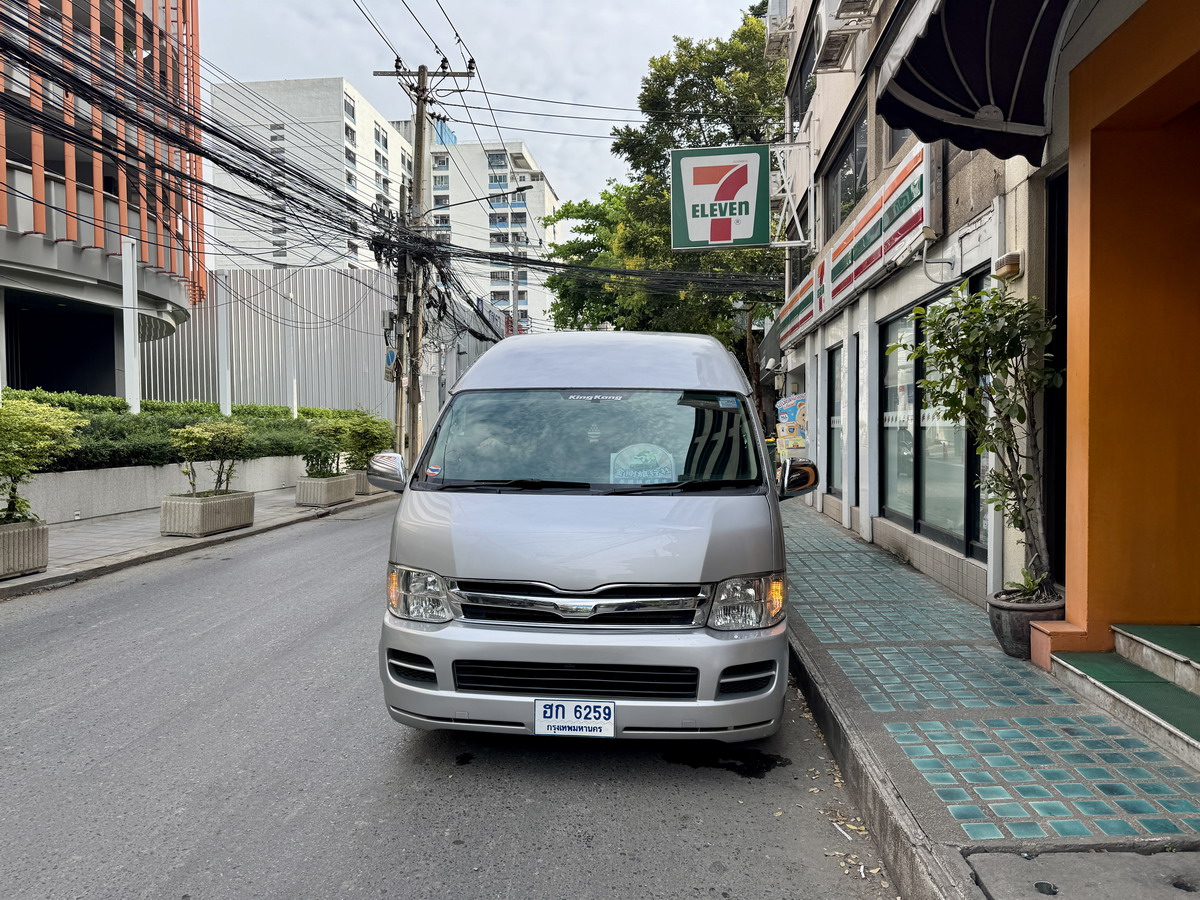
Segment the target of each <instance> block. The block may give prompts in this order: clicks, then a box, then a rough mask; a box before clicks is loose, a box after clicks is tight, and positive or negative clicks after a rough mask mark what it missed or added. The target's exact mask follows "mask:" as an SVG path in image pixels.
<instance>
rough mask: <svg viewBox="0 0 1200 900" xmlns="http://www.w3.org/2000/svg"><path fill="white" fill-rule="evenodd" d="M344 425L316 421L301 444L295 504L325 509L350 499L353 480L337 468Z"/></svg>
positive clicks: (352, 494)
mask: <svg viewBox="0 0 1200 900" xmlns="http://www.w3.org/2000/svg"><path fill="white" fill-rule="evenodd" d="M344 436H345V426H344V424H343V423H342V422H341V421H339V420H336V419H331V420H328V421H324V422H317V423H316V424H314V425H313V426H312V433H311V434H310V435H309V437H308V439H307V440H306V441H305V443H304V452H303V453H302V454H301V458H302V459H303V460H304V477H303V478H298V479H297V480H296V505H297V506H318V507H322V508H327V507H330V506H336V505H337V504H339V503H346V502H348V501H350V500H353V499H354V488H355V484H356V482H357V478H355V476H354V475H343V474H342V469H341V456H342V446H343V440H344Z"/></svg>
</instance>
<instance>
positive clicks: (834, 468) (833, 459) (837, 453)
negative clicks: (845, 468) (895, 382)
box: [826, 347, 846, 497]
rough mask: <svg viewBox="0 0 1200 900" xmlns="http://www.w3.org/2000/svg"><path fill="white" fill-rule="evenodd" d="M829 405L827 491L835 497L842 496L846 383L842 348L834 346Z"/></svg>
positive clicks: (830, 363) (830, 354)
mask: <svg viewBox="0 0 1200 900" xmlns="http://www.w3.org/2000/svg"><path fill="white" fill-rule="evenodd" d="M828 382H829V406H828V410H827V414H828V415H827V422H826V424H827V429H826V430H827V432H828V434H829V441H828V443H829V462H828V465H827V467H826V471H827V472H828V479H829V480H828V481H827V482H826V483H827V484H828V485H829V493H831V494H833V496H835V497H840V496H842V475H843V472H842V446H843V444H844V443H845V430H844V428H843V425H842V398H843V397H844V396H845V392H846V384H845V377H844V375H843V373H842V348H841V347H834V348H833V349H832V350H830V351H829V378H828Z"/></svg>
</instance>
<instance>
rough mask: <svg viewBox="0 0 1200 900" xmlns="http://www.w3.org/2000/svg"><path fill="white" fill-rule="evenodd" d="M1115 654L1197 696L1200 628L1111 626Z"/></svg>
mask: <svg viewBox="0 0 1200 900" xmlns="http://www.w3.org/2000/svg"><path fill="white" fill-rule="evenodd" d="M1113 635H1114V636H1115V637H1116V639H1117V653H1118V654H1120V655H1121V656H1123V657H1125V659H1127V660H1129V661H1130V662H1131V663H1133V664H1134V665H1135V666H1139V667H1141V668H1143V669H1146V670H1147V671H1149V672H1153V673H1154V674H1155V675H1158V676H1159V677H1160V678H1163V679H1165V680H1167V681H1169V682H1171V683H1172V684H1177V685H1179V686H1180V687H1181V688H1183V689H1184V690H1185V691H1190V692H1191V693H1193V694H1200V626H1197V625H1114V626H1113Z"/></svg>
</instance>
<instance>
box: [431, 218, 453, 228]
mask: <svg viewBox="0 0 1200 900" xmlns="http://www.w3.org/2000/svg"><path fill="white" fill-rule="evenodd" d="M433 224H434V226H435V227H437V228H449V227H450V217H449V216H434V217H433Z"/></svg>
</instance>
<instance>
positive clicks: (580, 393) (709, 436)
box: [417, 389, 762, 493]
mask: <svg viewBox="0 0 1200 900" xmlns="http://www.w3.org/2000/svg"><path fill="white" fill-rule="evenodd" d="M746 407H747V401H746V399H745V398H744V397H742V396H740V395H737V394H729V393H711V392H700V391H652V390H625V389H620V390H590V389H589V390H496V391H469V392H465V393H462V394H458V395H456V396H455V397H454V398H453V399H452V400H451V402H450V407H449V409H447V411H446V414H445V416H444V417H443V419H442V421H441V424H440V425H439V426H438V430H437V433H436V434H435V435H434V436H433V440H432V441H431V442H430V445H429V447H428V448H427V450H426V452H425V454H424V456H423V457H422V459H421V462H420V463H419V464H418V468H417V474H418V477H417V484H419V485H421V486H423V487H425V488H427V489H443V490H473V489H480V490H589V491H599V492H603V493H659V492H669V491H672V490H706V489H711V490H725V489H736V488H753V487H757V486H759V485H761V483H762V475H761V471H760V466H759V460H758V456H757V454H756V453H755V446H754V439H753V432H752V430H751V427H750V423H749V420H748V418H747V408H746Z"/></svg>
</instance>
